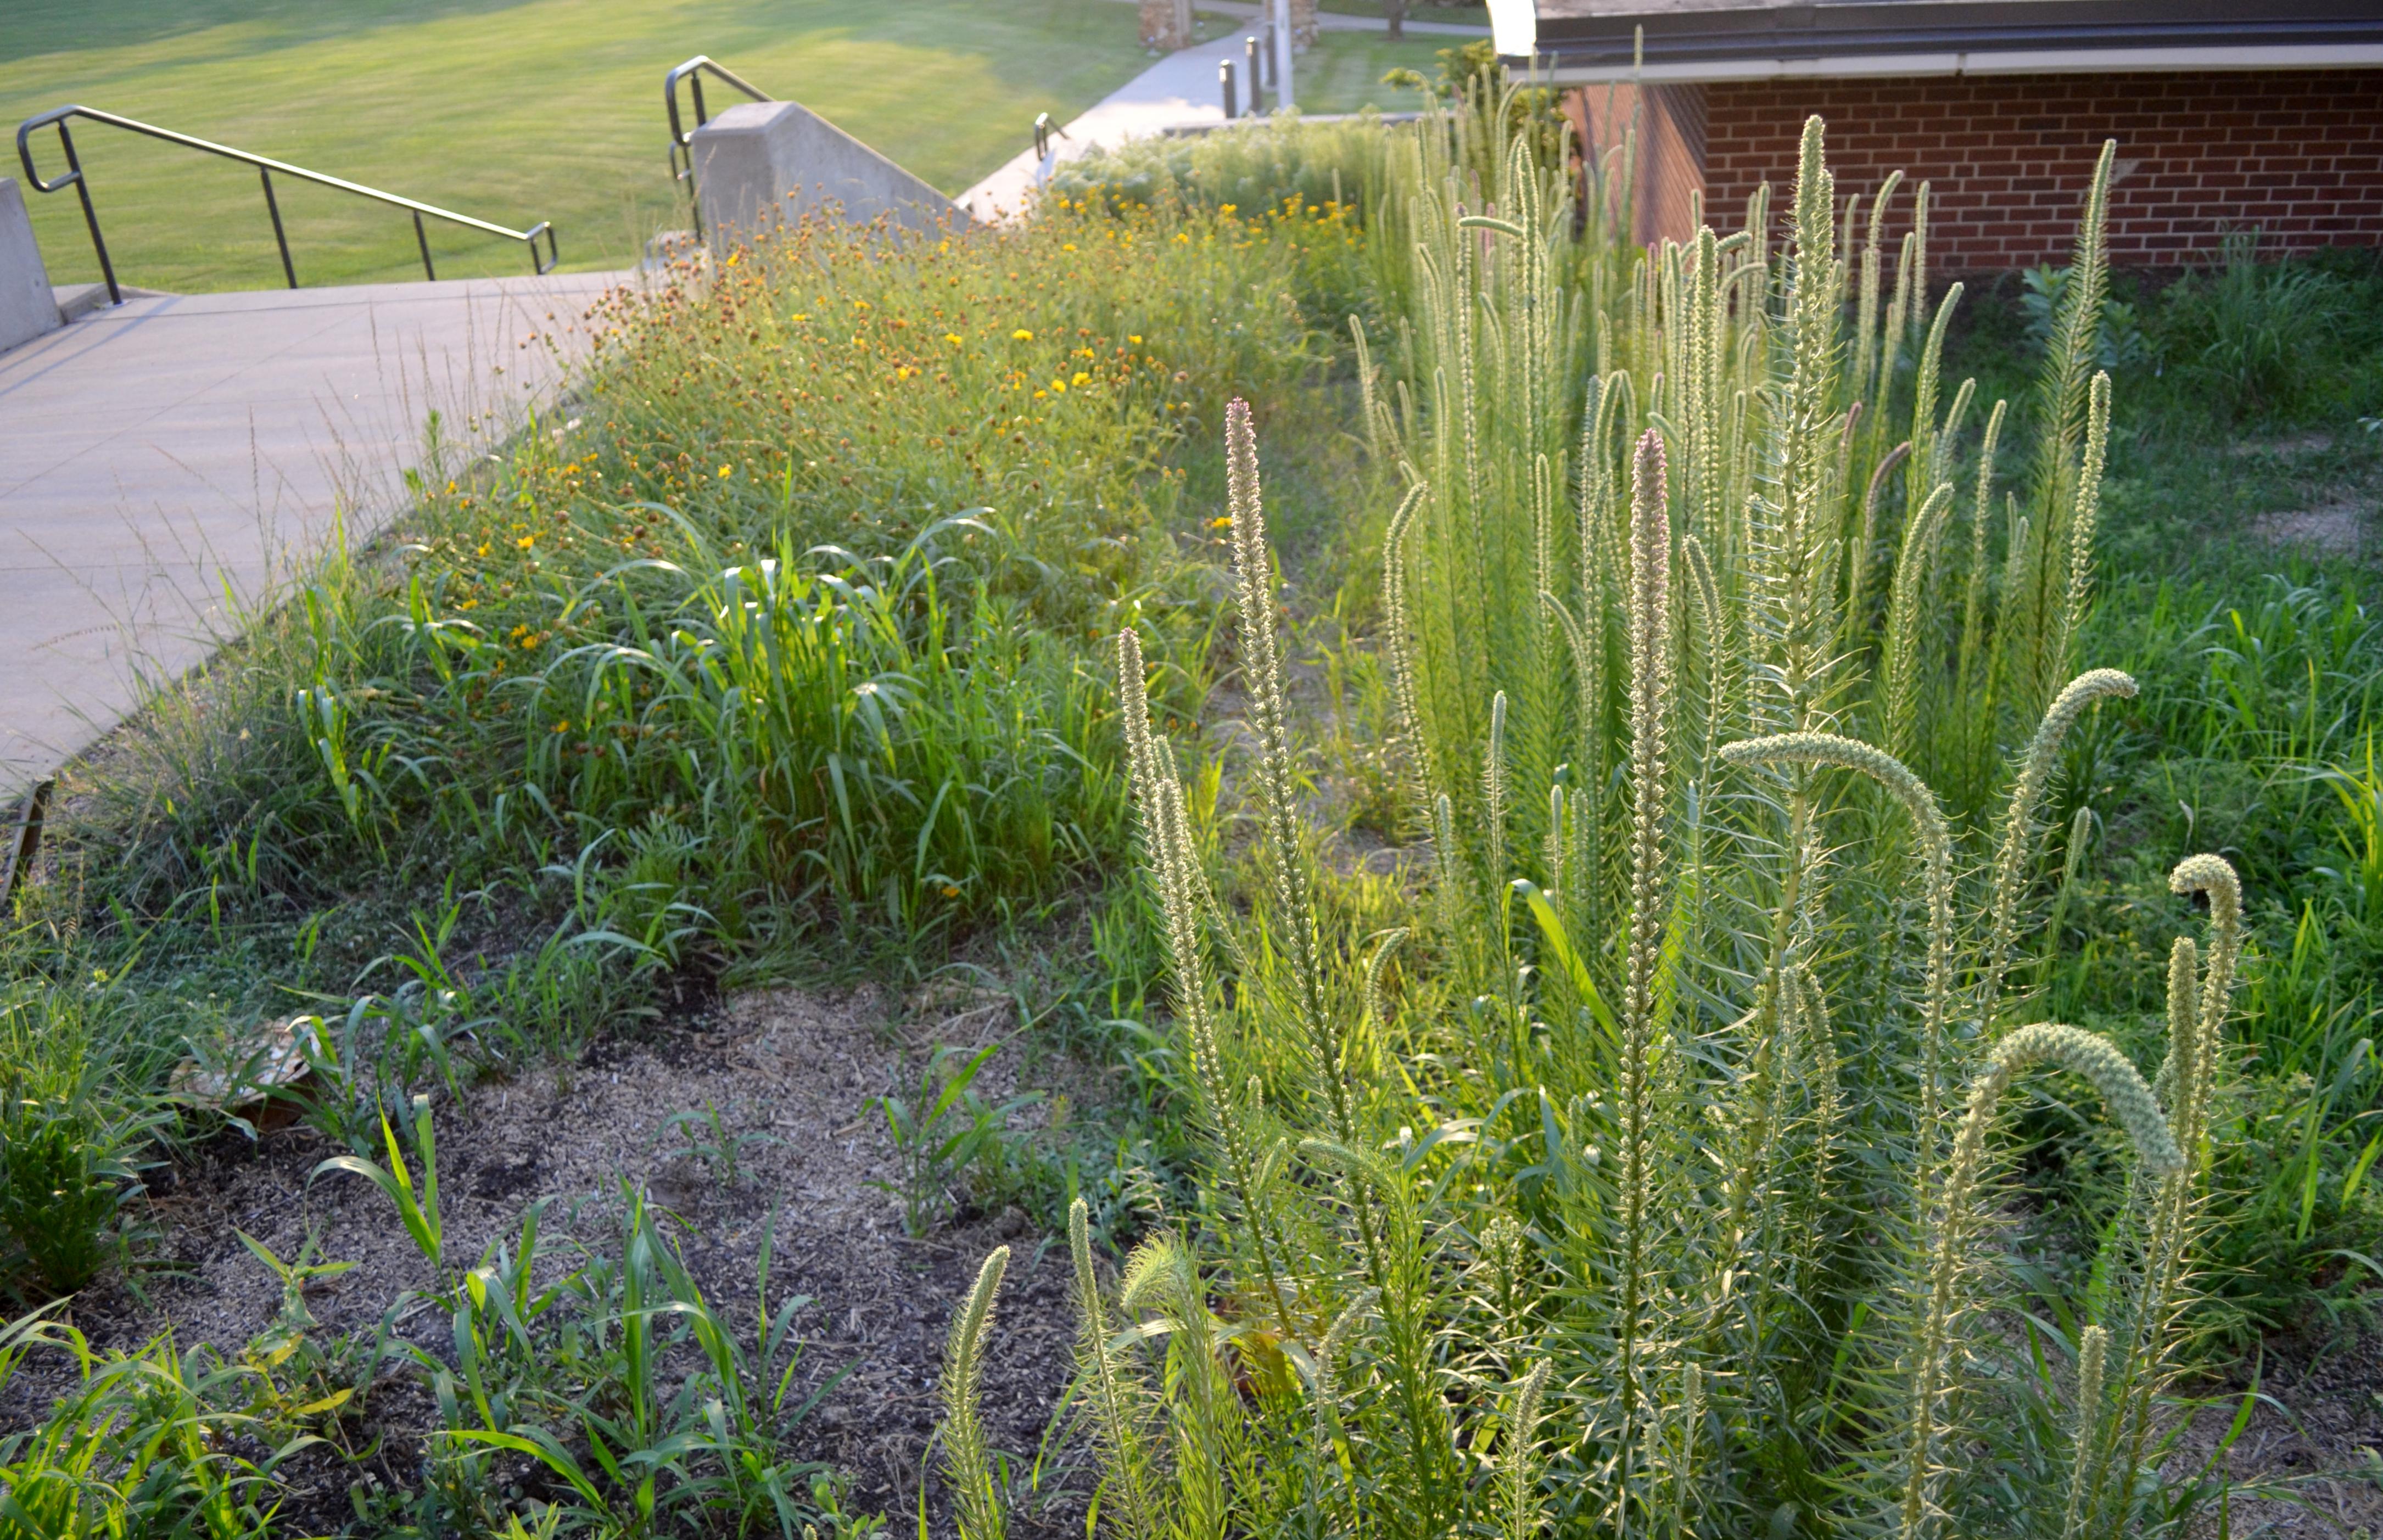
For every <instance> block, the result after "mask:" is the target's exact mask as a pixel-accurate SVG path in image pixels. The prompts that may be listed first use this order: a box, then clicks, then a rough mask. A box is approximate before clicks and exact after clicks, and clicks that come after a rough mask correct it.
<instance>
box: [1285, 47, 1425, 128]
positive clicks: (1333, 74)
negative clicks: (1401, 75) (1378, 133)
mask: <svg viewBox="0 0 2383 1540" xmlns="http://www.w3.org/2000/svg"><path fill="white" fill-rule="evenodd" d="M1464 42H1465V40H1464V39H1463V38H1461V37H1451V36H1448V35H1447V34H1445V33H1431V34H1425V33H1410V34H1409V35H1407V36H1406V37H1403V38H1392V37H1390V36H1389V34H1387V33H1384V32H1325V33H1322V34H1321V35H1319V36H1318V37H1317V38H1316V40H1315V47H1313V48H1310V49H1309V50H1308V51H1307V52H1306V53H1305V54H1303V55H1300V59H1299V72H1298V75H1297V77H1296V78H1295V80H1294V81H1293V89H1294V90H1295V91H1296V92H1297V94H1298V97H1299V108H1300V110H1301V111H1302V112H1308V113H1317V112H1360V111H1363V110H1364V108H1366V107H1379V108H1380V109H1381V110H1382V111H1384V112H1413V111H1414V109H1415V108H1417V107H1419V106H1421V105H1423V98H1422V96H1421V95H1420V94H1419V93H1418V92H1414V91H1408V90H1404V89H1401V88H1400V87H1398V86H1390V85H1384V84H1383V83H1382V76H1383V74H1384V73H1385V72H1386V71H1388V70H1390V69H1395V68H1407V69H1413V70H1414V71H1416V72H1418V73H1419V74H1421V75H1422V76H1423V77H1424V78H1425V79H1426V80H1430V79H1435V78H1437V77H1438V74H1439V51H1440V50H1441V49H1443V48H1455V47H1462V46H1463V43H1464Z"/></svg>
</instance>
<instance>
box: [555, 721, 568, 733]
mask: <svg viewBox="0 0 2383 1540" xmlns="http://www.w3.org/2000/svg"><path fill="white" fill-rule="evenodd" d="M554 730H555V731H556V732H557V733H568V732H570V731H571V724H570V723H569V722H567V721H559V722H556V723H555V724H554Z"/></svg>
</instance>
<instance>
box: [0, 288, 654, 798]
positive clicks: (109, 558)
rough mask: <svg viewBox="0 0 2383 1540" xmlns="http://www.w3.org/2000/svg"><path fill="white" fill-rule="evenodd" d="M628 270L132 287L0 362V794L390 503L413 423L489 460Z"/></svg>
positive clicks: (364, 531) (120, 710) (69, 752)
mask: <svg viewBox="0 0 2383 1540" xmlns="http://www.w3.org/2000/svg"><path fill="white" fill-rule="evenodd" d="M631 278H632V275H626V274H618V273H585V274H572V275H557V276H550V277H542V278H532V277H522V278H487V279H471V280H465V281H460V282H453V281H451V282H442V283H401V284H375V285H364V286H359V287H354V288H345V289H310V290H294V291H293V290H276V291H271V292H261V293H240V294H204V295H190V296H158V297H152V298H145V299H135V300H130V301H128V302H126V303H124V304H122V305H119V306H116V307H114V308H111V309H103V310H101V311H99V312H97V313H95V314H91V315H87V316H84V317H82V318H81V319H80V320H77V321H74V322H72V323H71V324H69V325H68V326H65V327H63V328H61V329H59V330H57V331H54V332H51V333H49V334H48V335H46V336H43V337H41V338H39V339H35V340H33V341H31V342H29V343H27V344H25V345H24V346H23V347H20V348H16V349H12V350H10V351H7V352H6V353H0V797H5V796H6V795H9V793H10V792H11V791H12V790H13V788H15V787H16V786H18V785H19V784H21V783H23V782H27V781H30V780H31V779H34V778H36V777H38V776H40V775H43V774H46V773H47V772H49V771H50V770H54V769H56V767H57V766H58V765H60V764H62V763H64V762H65V761H66V760H67V759H68V758H72V757H73V755H74V754H76V753H77V752H79V751H80V750H81V749H83V748H84V747H86V746H88V745H90V744H91V743H92V742H93V740H95V739H96V738H98V737H99V736H100V735H101V734H102V733H105V732H106V731H107V729H108V728H110V727H112V726H113V725H114V724H115V723H116V722H117V721H118V720H120V719H121V718H122V716H123V715H124V713H125V712H126V711H127V710H128V709H130V708H131V707H132V706H133V705H134V704H135V703H136V702H137V700H138V698H139V682H140V679H141V678H142V677H144V676H145V677H147V678H152V679H155V678H171V677H174V676H177V675H179V674H181V673H182V672H184V671H187V670H189V669H190V668H191V667H193V666H194V665H196V664H198V663H200V662H202V661H204V659H206V658H207V657H208V656H209V655H210V654H211V653H212V652H213V651H214V650H215V648H216V647H217V646H219V645H220V644H221V643H222V642H223V641H224V640H225V639H227V637H228V634H230V633H231V632H232V631H233V630H234V629H236V627H237V624H238V620H239V612H240V610H242V609H244V608H246V607H248V606H251V605H253V604H255V603H257V602H259V601H260V600H262V599H265V598H268V597H269V595H270V594H271V593H272V591H273V590H274V588H275V585H277V584H278V583H279V582H281V581H283V580H286V579H287V578H288V577H290V575H292V574H293V573H295V572H296V571H298V570H299V568H300V567H301V565H302V564H303V561H304V560H305V559H306V557H307V555H308V554H309V553H310V552H313V551H315V550H318V549H320V548H323V546H324V544H325V543H326V542H327V541H328V540H329V539H331V538H332V537H333V536H335V535H337V534H344V535H345V536H346V537H348V538H350V539H353V540H362V539H364V538H365V537H368V536H370V535H372V534H373V533H374V532H376V531H377V530H378V529H379V528H380V527H381V526H382V525H383V524H385V523H386V522H387V521H388V520H389V518H390V517H391V516H393V514H394V513H395V512H396V511H397V510H398V509H399V508H401V506H402V504H401V498H402V494H403V474H404V472H405V471H406V469H407V468H408V467H411V466H414V465H415V464H417V463H418V462H420V460H421V458H422V451H423V442H424V437H423V435H424V425H425V422H426V418H427V416H428V414H429V413H431V412H433V411H436V412H438V413H439V414H440V431H441V434H442V436H443V437H444V438H445V439H446V441H447V442H448V443H449V444H450V445H451V446H453V447H454V448H455V449H457V450H460V451H463V453H465V454H468V453H470V452H472V451H475V450H478V451H485V450H487V449H488V447H489V446H490V445H491V444H492V443H493V442H495V441H496V440H497V439H498V438H500V437H502V436H503V435H504V434H505V433H506V432H508V431H510V429H511V428H512V426H513V425H516V424H518V423H519V422H520V421H521V420H522V418H523V416H524V414H525V412H526V411H527V410H528V409H529V407H530V406H531V404H532V403H534V402H536V401H537V400H539V398H540V397H541V396H542V395H543V394H546V393H548V392H550V390H551V388H552V387H553V386H554V384H555V382H556V381H557V380H558V379H559V378H560V377H561V376H562V373H563V371H564V370H565V368H566V367H567V366H568V363H569V362H570V361H572V360H573V359H574V358H576V357H577V356H579V355H580V354H581V353H582V352H583V351H584V350H585V348H586V342H587V330H586V325H585V324H584V323H583V322H582V321H581V313H582V312H583V311H585V310H586V307H587V304H588V302H590V301H592V300H593V299H594V298H595V297H596V296H597V295H598V294H599V293H601V292H602V291H603V290H607V289H610V288H612V287H614V286H616V285H619V284H621V283H624V282H627V281H631Z"/></svg>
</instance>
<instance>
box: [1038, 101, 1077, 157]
mask: <svg viewBox="0 0 2383 1540" xmlns="http://www.w3.org/2000/svg"><path fill="white" fill-rule="evenodd" d="M1055 134H1056V135H1057V136H1058V137H1059V138H1061V139H1064V140H1067V141H1068V142H1070V143H1073V142H1075V141H1074V136H1073V135H1071V134H1069V133H1068V130H1067V129H1063V128H1061V127H1059V125H1058V124H1056V123H1054V122H1052V121H1051V115H1050V114H1049V113H1047V112H1038V113H1036V114H1035V115H1034V158H1035V159H1036V160H1049V159H1050V158H1051V139H1052V136H1053V135H1055Z"/></svg>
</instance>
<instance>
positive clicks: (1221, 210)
mask: <svg viewBox="0 0 2383 1540" xmlns="http://www.w3.org/2000/svg"><path fill="white" fill-rule="evenodd" d="M1239 207H1241V205H1240V204H1239V203H1218V204H1217V205H1216V212H1217V213H1218V214H1221V215H1223V216H1225V217H1226V218H1228V219H1230V218H1231V217H1232V216H1233V210H1235V209H1237V208H1239Z"/></svg>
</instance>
